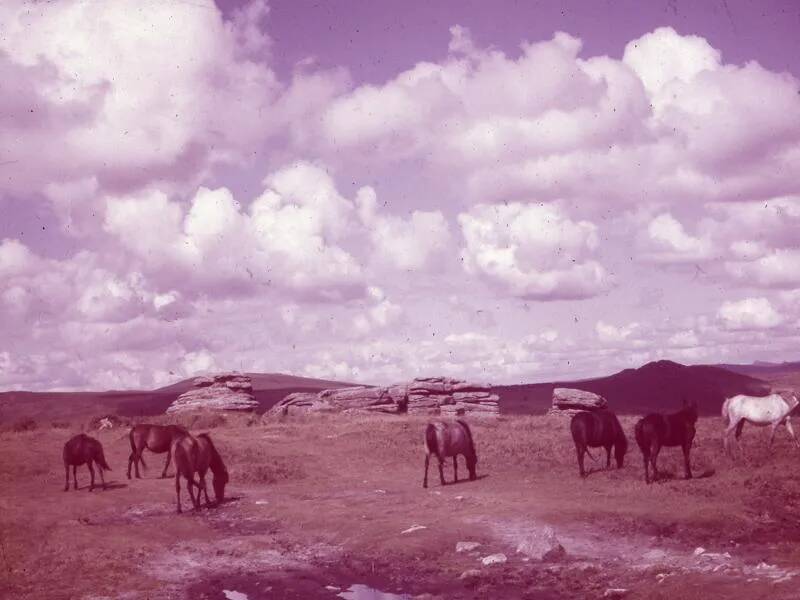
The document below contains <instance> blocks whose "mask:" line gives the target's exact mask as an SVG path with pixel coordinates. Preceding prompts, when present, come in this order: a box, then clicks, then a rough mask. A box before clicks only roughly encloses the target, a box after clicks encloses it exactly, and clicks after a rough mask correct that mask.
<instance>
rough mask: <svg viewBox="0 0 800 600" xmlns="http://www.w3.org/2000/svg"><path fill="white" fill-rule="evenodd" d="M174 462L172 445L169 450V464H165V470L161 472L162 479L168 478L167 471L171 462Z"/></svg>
mask: <svg viewBox="0 0 800 600" xmlns="http://www.w3.org/2000/svg"><path fill="white" fill-rule="evenodd" d="M170 460H172V444H170V445H169V448H168V449H167V462H166V463H164V470H163V471H162V472H161V479H166V478H167V469H169V461H170Z"/></svg>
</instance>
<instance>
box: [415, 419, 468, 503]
mask: <svg viewBox="0 0 800 600" xmlns="http://www.w3.org/2000/svg"><path fill="white" fill-rule="evenodd" d="M431 454H435V455H436V458H437V459H438V460H439V480H440V481H441V482H442V485H445V482H444V459H445V458H447V457H448V456H452V457H453V474H454V476H453V481H454V482H456V481H458V455H459V454H463V455H464V460H466V462H467V469H468V470H469V478H470V480H471V481H474V480H475V479H477V475H476V474H475V466H476V465H477V464H478V455H477V454H476V453H475V442H474V441H473V440H472V431H471V430H470V428H469V425H467V423H466V422H465V421H462V420H461V419H458V420H456V421H432V422H430V423H428V426H427V427H426V428H425V478H424V479H423V481H422V487H424V488H426V487H428V464H429V463H430V459H431Z"/></svg>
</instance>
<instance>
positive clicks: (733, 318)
mask: <svg viewBox="0 0 800 600" xmlns="http://www.w3.org/2000/svg"><path fill="white" fill-rule="evenodd" d="M717 316H718V317H719V319H720V320H721V321H722V323H723V326H724V327H726V328H727V329H733V330H736V329H771V328H773V327H776V326H778V325H780V324H781V323H782V322H783V318H782V317H781V315H780V314H779V313H778V311H776V310H775V308H774V307H773V306H772V303H771V302H770V301H769V300H767V299H766V298H744V299H743V300H731V301H727V302H724V303H723V304H722V306H720V308H719V311H718V312H717Z"/></svg>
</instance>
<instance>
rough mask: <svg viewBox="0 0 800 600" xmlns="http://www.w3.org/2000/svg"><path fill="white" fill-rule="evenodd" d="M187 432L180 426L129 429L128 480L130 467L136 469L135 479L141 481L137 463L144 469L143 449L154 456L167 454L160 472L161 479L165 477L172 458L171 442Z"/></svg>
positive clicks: (138, 426)
mask: <svg viewBox="0 0 800 600" xmlns="http://www.w3.org/2000/svg"><path fill="white" fill-rule="evenodd" d="M188 434H189V432H188V431H186V429H185V428H183V427H181V426H180V425H149V424H146V423H143V424H141V425H135V426H134V427H131V431H130V433H129V434H128V437H129V438H130V440H131V455H130V456H129V457H128V479H130V478H131V466H135V467H136V478H137V479H141V476H140V475H139V463H140V462H141V463H142V466H143V467H145V466H147V465H145V463H144V458H143V456H142V454H143V453H144V450H145V448H146V449H148V450H150V452H154V453H155V454H163V453H164V452H166V453H167V462H166V463H165V464H164V470H163V471H162V472H161V478H162V479H164V478H165V477H166V476H167V469H168V468H169V463H170V460H171V458H172V442H173V441H174V440H175V439H177V438H180V437H183V436H184V435H188Z"/></svg>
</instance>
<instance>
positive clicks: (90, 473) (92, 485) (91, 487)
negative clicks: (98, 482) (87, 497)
mask: <svg viewBox="0 0 800 600" xmlns="http://www.w3.org/2000/svg"><path fill="white" fill-rule="evenodd" d="M86 464H87V465H88V467H89V475H91V477H92V482H91V483H90V484H89V491H90V492H91V491H92V490H94V467H93V466H92V461H91V459H90V460H88V461H87V462H86Z"/></svg>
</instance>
